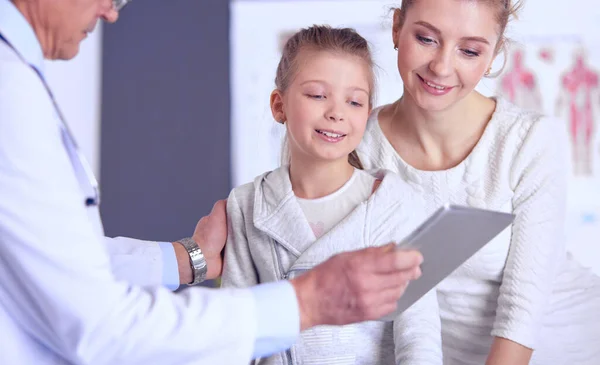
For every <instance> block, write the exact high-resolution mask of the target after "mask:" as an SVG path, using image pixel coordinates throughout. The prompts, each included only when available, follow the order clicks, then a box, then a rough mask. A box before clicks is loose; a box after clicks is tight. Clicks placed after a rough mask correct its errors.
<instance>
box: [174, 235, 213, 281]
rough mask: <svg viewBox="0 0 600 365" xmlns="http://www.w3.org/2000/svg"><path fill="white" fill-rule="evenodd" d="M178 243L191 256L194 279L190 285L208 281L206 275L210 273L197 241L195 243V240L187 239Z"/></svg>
mask: <svg viewBox="0 0 600 365" xmlns="http://www.w3.org/2000/svg"><path fill="white" fill-rule="evenodd" d="M177 242H179V243H181V244H182V245H183V247H185V249H186V250H187V252H188V254H189V255H190V264H191V266H192V273H193V279H192V282H191V283H189V284H188V285H196V284H199V283H201V282H203V281H204V280H206V273H207V271H208V267H207V266H206V259H205V258H204V255H203V254H202V250H201V249H200V247H198V244H197V243H196V241H194V239H193V238H191V237H186V238H182V239H180V240H178V241H177Z"/></svg>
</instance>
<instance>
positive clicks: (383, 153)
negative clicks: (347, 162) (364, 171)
mask: <svg viewBox="0 0 600 365" xmlns="http://www.w3.org/2000/svg"><path fill="white" fill-rule="evenodd" d="M387 106H388V105H383V106H380V107H377V108H375V109H373V111H372V112H371V114H370V115H369V119H368V120H367V126H366V129H365V133H364V135H363V138H362V141H361V143H360V145H359V146H358V148H357V149H356V151H357V152H358V155H359V157H360V159H361V162H362V163H363V165H365V167H366V168H368V169H372V168H375V167H376V166H387V165H388V164H387V160H388V159H389V158H390V156H393V155H394V154H395V151H394V149H393V147H391V145H390V143H389V141H388V140H387V138H386V137H385V135H384V134H383V131H382V130H381V127H380V126H379V117H380V112H381V111H382V110H383V109H385V108H386V107H387Z"/></svg>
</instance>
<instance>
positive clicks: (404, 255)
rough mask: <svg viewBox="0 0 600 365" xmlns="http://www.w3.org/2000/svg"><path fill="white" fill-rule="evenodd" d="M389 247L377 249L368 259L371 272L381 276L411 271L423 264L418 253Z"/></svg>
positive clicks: (421, 257)
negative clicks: (370, 264)
mask: <svg viewBox="0 0 600 365" xmlns="http://www.w3.org/2000/svg"><path fill="white" fill-rule="evenodd" d="M389 246H390V245H387V246H383V247H381V248H378V249H377V250H376V251H373V253H372V256H371V257H369V258H368V259H370V260H372V262H371V263H372V265H373V266H372V268H373V272H376V273H382V274H383V273H391V272H396V271H404V270H411V271H412V270H414V269H415V268H416V267H418V266H419V265H421V263H422V262H423V256H422V255H421V254H420V253H419V252H418V251H402V250H396V249H393V250H392V249H390V247H389Z"/></svg>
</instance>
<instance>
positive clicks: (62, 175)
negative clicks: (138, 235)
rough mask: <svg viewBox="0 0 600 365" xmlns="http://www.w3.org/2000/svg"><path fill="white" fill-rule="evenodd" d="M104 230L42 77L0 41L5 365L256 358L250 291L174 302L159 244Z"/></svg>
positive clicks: (207, 293)
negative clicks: (165, 280) (86, 199)
mask: <svg viewBox="0 0 600 365" xmlns="http://www.w3.org/2000/svg"><path fill="white" fill-rule="evenodd" d="M83 188H85V187H83ZM92 209H93V210H92ZM90 216H91V217H95V218H90ZM100 232H102V228H101V222H100V220H99V217H98V212H97V208H96V207H93V208H86V207H85V206H84V194H83V192H82V186H80V185H79V183H78V179H77V178H76V176H75V174H74V171H73V167H72V165H71V162H70V160H69V157H68V155H67V152H66V150H65V146H64V144H63V142H62V140H61V134H60V128H59V120H58V118H57V116H56V111H55V109H54V107H53V104H52V102H51V98H50V97H49V95H48V93H47V92H46V90H45V88H44V86H43V84H42V82H41V80H40V78H39V77H38V75H37V74H36V73H35V71H33V69H32V68H30V67H29V66H28V65H27V64H26V63H24V62H23V60H22V59H20V58H19V56H18V55H17V54H16V53H15V52H14V51H13V50H12V49H11V48H10V47H9V46H8V45H6V44H5V43H3V42H0V278H1V280H0V364H2V365H13V364H18V365H20V364H27V365H29V364H35V365H45V364H110V365H116V364H127V365H133V364H144V365H148V364H192V363H198V364H211V365H212V364H244V363H247V362H248V361H249V360H250V357H251V354H252V351H253V346H254V343H255V339H256V304H255V299H254V297H253V295H252V292H251V291H249V290H212V289H204V288H194V289H189V290H186V291H185V292H184V293H181V294H178V295H175V294H173V293H171V292H170V291H168V290H167V289H165V288H162V287H160V286H159V285H156V284H158V283H160V281H161V277H162V269H161V267H162V266H161V265H162V264H161V259H160V248H159V247H157V246H156V245H155V244H152V243H147V242H142V241H136V240H128V239H118V240H111V239H107V238H104V237H103V235H101V234H100ZM140 253H142V254H141V256H140ZM111 267H112V268H113V269H114V272H113V271H111ZM132 282H136V283H138V284H142V285H143V286H134V285H132V284H131V283H132Z"/></svg>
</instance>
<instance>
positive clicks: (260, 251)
mask: <svg viewBox="0 0 600 365" xmlns="http://www.w3.org/2000/svg"><path fill="white" fill-rule="evenodd" d="M275 83H276V86H277V89H276V90H275V91H273V93H272V95H271V109H272V112H273V116H274V117H275V120H277V121H278V122H280V123H284V124H285V125H286V127H287V132H288V138H289V153H290V163H289V165H286V166H284V167H281V168H279V169H277V170H275V171H271V172H268V173H265V174H263V175H261V176H259V177H258V178H256V180H255V181H254V183H251V184H247V185H244V186H241V187H239V188H236V189H234V190H233V191H232V192H231V194H230V196H229V199H228V202H227V213H228V219H229V224H228V226H229V233H228V238H227V245H226V253H225V262H224V271H223V278H222V283H223V286H236V287H241V286H250V285H255V284H258V283H261V282H268V281H275V280H281V279H288V278H293V277H295V276H297V275H301V274H302V273H303V272H304V271H306V270H307V269H310V268H312V267H313V266H315V265H317V264H319V263H321V262H323V261H324V260H326V259H327V258H329V257H330V256H332V255H334V254H336V253H339V252H342V251H349V250H355V249H360V248H365V247H367V246H378V245H384V244H387V243H389V242H398V241H399V240H401V239H402V238H404V237H405V236H406V235H407V234H408V233H410V232H411V231H412V229H414V228H416V226H418V224H419V223H421V222H422V220H424V218H425V217H424V215H423V213H422V210H421V202H420V201H419V200H418V199H415V196H417V194H415V192H413V191H412V190H411V189H410V188H408V184H406V183H403V182H402V180H401V179H400V178H399V177H398V176H397V175H394V174H391V173H387V172H385V171H381V172H380V173H379V175H378V177H375V176H374V175H371V174H369V173H367V172H365V171H363V170H362V169H361V164H360V161H359V159H358V157H357V156H356V153H355V152H354V149H355V148H356V146H358V144H359V143H360V141H361V139H362V137H363V132H364V130H365V126H366V122H367V119H368V116H369V113H370V111H371V103H372V94H373V85H374V75H373V70H372V61H371V56H370V52H369V49H368V45H367V42H366V41H365V40H364V39H363V38H362V37H361V36H360V35H358V34H357V33H356V32H354V31H353V30H351V29H332V28H329V27H324V26H314V27H311V28H308V29H303V30H301V31H300V32H298V33H296V34H295V35H294V36H293V37H292V38H291V39H290V40H289V41H288V42H287V44H286V46H285V48H284V50H283V55H282V58H281V61H280V63H279V67H278V69H277V77H276V79H275ZM378 178H379V180H378ZM441 362H442V359H441V337H440V320H439V312H438V310H437V299H436V296H435V291H432V292H431V293H430V294H428V295H426V296H425V297H423V298H422V299H421V300H420V301H419V302H417V303H416V304H415V305H413V306H412V307H411V308H409V309H408V310H407V311H405V312H404V313H403V314H401V315H399V316H398V317H397V318H396V319H395V321H394V322H393V323H385V322H366V323H362V324H357V325H350V326H343V327H333V326H323V327H317V328H314V329H312V330H309V331H306V332H304V333H302V334H301V338H300V339H299V341H298V342H297V344H296V345H295V346H293V347H292V348H291V350H289V351H286V352H285V353H282V354H279V355H275V356H272V357H270V358H267V359H261V360H259V361H258V363H260V364H290V365H291V364H305V365H309V364H319V365H324V364H337V365H343V364H365V365H367V364H368V365H372V364H441Z"/></svg>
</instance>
